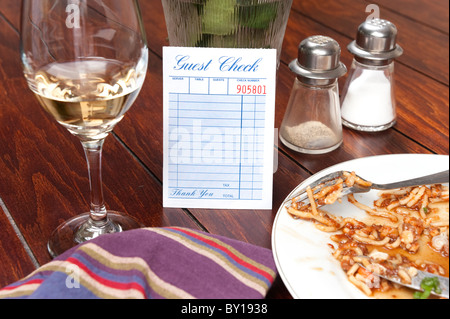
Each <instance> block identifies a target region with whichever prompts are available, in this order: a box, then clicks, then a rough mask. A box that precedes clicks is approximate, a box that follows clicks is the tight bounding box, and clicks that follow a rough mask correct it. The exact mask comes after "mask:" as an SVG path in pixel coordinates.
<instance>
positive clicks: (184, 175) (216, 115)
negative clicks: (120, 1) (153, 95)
mask: <svg viewBox="0 0 450 319" xmlns="http://www.w3.org/2000/svg"><path fill="white" fill-rule="evenodd" d="M163 64H164V67H163V71H164V181H163V197H164V200H163V201H164V207H178V208H207V209H272V189H273V171H274V170H273V163H274V157H273V155H274V122H275V86H276V85H275V82H276V81H275V80H276V68H277V57H276V50H274V49H223V48H220V49H219V48H182V47H164V48H163Z"/></svg>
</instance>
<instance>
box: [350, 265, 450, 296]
mask: <svg viewBox="0 0 450 319" xmlns="http://www.w3.org/2000/svg"><path fill="white" fill-rule="evenodd" d="M358 264H359V265H360V266H361V267H363V268H364V269H366V270H367V271H368V272H370V273H373V274H374V275H376V276H379V277H381V278H384V279H386V280H389V281H392V282H395V283H396V284H399V285H401V286H405V287H408V288H412V289H415V290H418V291H424V290H423V289H422V287H421V284H422V281H423V280H424V279H427V278H436V279H437V280H438V281H439V288H440V290H441V291H440V293H437V292H435V291H434V290H432V291H431V294H432V295H435V296H439V297H443V298H447V299H448V298H449V295H448V289H449V288H448V278H447V277H443V276H439V275H435V274H432V273H429V272H425V271H421V270H417V275H415V276H414V277H412V279H411V283H410V284H406V283H404V282H402V281H401V280H400V279H399V278H397V277H389V276H386V275H381V274H378V273H375V272H372V271H370V270H368V269H367V268H366V267H364V265H363V264H361V263H358Z"/></svg>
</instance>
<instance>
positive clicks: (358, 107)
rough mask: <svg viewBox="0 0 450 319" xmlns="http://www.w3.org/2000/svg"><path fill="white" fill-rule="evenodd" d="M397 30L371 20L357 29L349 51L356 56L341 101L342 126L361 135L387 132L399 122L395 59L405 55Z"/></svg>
mask: <svg viewBox="0 0 450 319" xmlns="http://www.w3.org/2000/svg"><path fill="white" fill-rule="evenodd" d="M396 40H397V28H396V26H395V25H394V24H392V23H391V22H389V21H387V20H382V19H372V20H367V21H365V22H364V23H362V24H361V25H360V26H359V28H358V34H357V37H356V40H355V41H353V42H352V43H350V45H349V46H348V50H349V51H350V52H351V53H352V54H353V55H354V56H355V58H354V59H353V63H352V67H351V69H350V72H349V76H348V79H347V81H346V84H345V86H344V88H343V92H342V98H341V105H342V108H341V113H342V122H343V124H344V125H345V126H346V127H349V128H351V129H354V130H358V131H365V132H379V131H384V130H387V129H388V128H390V127H392V126H394V125H395V123H396V121H397V113H396V100H395V85H394V59H395V58H397V57H399V56H401V55H402V54H403V49H402V48H401V47H400V46H399V45H397V43H396Z"/></svg>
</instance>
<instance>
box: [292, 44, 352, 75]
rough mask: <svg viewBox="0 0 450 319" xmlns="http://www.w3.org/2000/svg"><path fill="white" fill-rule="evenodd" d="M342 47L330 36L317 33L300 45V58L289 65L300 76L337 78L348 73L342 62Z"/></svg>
mask: <svg viewBox="0 0 450 319" xmlns="http://www.w3.org/2000/svg"><path fill="white" fill-rule="evenodd" d="M340 57H341V48H340V46H339V44H338V43H337V42H336V41H335V40H333V39H332V38H330V37H326V36H322V35H315V36H312V37H309V38H307V39H305V40H303V41H302V42H301V43H300V45H299V47H298V59H297V60H294V61H292V62H291V64H290V65H289V67H290V69H291V70H292V72H294V73H296V74H297V75H299V76H302V77H306V78H310V79H318V80H328V79H336V78H339V77H341V76H343V75H344V74H345V73H347V68H346V67H345V65H344V64H343V63H341V62H340Z"/></svg>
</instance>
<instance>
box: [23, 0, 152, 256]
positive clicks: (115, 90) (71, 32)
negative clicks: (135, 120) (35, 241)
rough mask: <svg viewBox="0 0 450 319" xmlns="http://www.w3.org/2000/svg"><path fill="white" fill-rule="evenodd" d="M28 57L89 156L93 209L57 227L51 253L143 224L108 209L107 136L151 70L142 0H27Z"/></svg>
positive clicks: (57, 113) (33, 79) (39, 90)
mask: <svg viewBox="0 0 450 319" xmlns="http://www.w3.org/2000/svg"><path fill="white" fill-rule="evenodd" d="M21 57H22V64H23V69H24V74H25V78H26V79H27V82H28V86H29V87H30V89H31V90H32V91H33V92H34V94H35V95H36V97H37V99H38V101H39V102H40V104H41V105H42V107H43V108H44V109H45V110H46V111H47V112H48V113H49V114H50V115H51V116H53V117H54V118H55V119H56V121H58V122H59V123H60V124H61V125H63V126H64V127H65V128H66V129H68V130H69V132H70V133H72V134H73V135H75V136H77V137H78V138H79V139H80V141H81V143H82V145H83V148H84V151H85V154H86V159H87V164H88V171H89V182H90V196H91V205H90V211H89V213H85V214H82V215H79V216H76V217H74V218H72V219H70V220H68V221H66V222H65V223H63V224H62V225H60V226H59V227H58V228H57V229H56V230H55V231H54V232H53V234H52V235H51V237H50V239H49V242H48V245H47V248H48V250H49V252H50V254H51V255H52V256H53V257H56V256H58V255H60V254H61V253H63V252H64V251H66V250H67V249H69V248H71V247H73V246H75V245H76V244H79V243H83V242H85V241H87V240H90V239H93V238H96V237H98V236H100V235H102V234H106V233H115V232H121V231H124V230H128V229H133V228H139V227H141V225H140V224H139V223H138V222H137V221H135V220H134V219H133V218H132V217H129V216H127V215H125V214H122V213H119V212H115V211H108V210H107V209H106V206H105V202H104V199H103V189H102V172H101V160H102V147H103V143H104V141H105V138H106V137H107V136H108V135H109V133H110V132H111V131H112V130H113V129H114V126H115V125H116V124H117V123H118V122H119V121H120V120H121V119H122V118H123V116H124V114H125V112H127V111H128V109H129V108H130V107H131V105H132V104H133V102H134V101H135V99H136V97H137V96H138V94H139V91H140V89H141V87H142V84H143V82H144V79H145V75H146V71H147V64H148V49H147V43H146V38H145V31H144V27H143V23H142V17H141V12H140V8H139V3H138V0H68V1H61V0H24V1H23V7H22V29H21Z"/></svg>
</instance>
